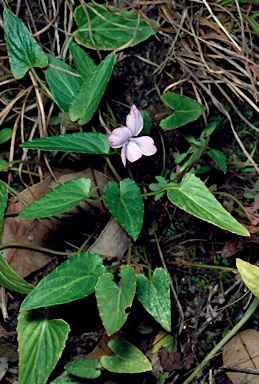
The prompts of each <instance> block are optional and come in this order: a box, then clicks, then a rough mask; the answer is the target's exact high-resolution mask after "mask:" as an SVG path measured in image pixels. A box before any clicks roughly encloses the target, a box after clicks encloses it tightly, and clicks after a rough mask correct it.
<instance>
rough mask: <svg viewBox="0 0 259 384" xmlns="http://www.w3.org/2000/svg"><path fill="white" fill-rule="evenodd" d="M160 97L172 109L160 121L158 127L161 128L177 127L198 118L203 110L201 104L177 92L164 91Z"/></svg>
mask: <svg viewBox="0 0 259 384" xmlns="http://www.w3.org/2000/svg"><path fill="white" fill-rule="evenodd" d="M161 99H162V101H163V102H164V103H165V104H166V105H168V107H170V108H171V109H173V110H174V113H173V114H172V115H170V116H168V117H167V118H166V119H163V120H162V121H161V122H160V127H161V128H163V129H175V128H179V127H181V126H182V125H186V124H188V123H190V122H191V121H194V120H196V119H198V117H200V116H201V115H202V113H203V112H204V111H205V107H204V106H203V105H201V104H199V103H198V102H197V101H195V100H193V99H191V98H189V97H186V96H183V95H179V94H178V93H172V92H166V93H164V94H163V95H162V96H161Z"/></svg>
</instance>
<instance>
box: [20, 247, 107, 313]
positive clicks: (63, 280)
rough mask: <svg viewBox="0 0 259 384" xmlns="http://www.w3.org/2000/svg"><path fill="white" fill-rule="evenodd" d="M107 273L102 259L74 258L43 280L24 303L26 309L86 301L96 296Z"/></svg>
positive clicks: (85, 254) (93, 255)
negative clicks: (97, 287) (97, 283)
mask: <svg viewBox="0 0 259 384" xmlns="http://www.w3.org/2000/svg"><path fill="white" fill-rule="evenodd" d="M105 272H106V269H105V267H104V266H103V261H102V258H101V257H100V256H99V255H97V254H96V253H93V252H83V253H80V254H79V255H76V256H73V257H71V258H70V259H68V260H67V261H65V262H64V263H63V264H61V265H60V266H58V267H57V268H56V269H54V270H53V271H52V272H51V273H50V274H49V275H47V276H46V277H45V278H44V279H42V280H41V281H40V282H39V284H38V285H37V286H36V287H35V288H34V290H33V291H32V292H31V293H30V295H28V296H27V297H26V299H25V300H24V301H23V303H22V306H21V308H22V309H26V310H28V309H35V308H40V307H50V306H53V305H56V304H65V303H69V302H71V301H73V300H78V299H82V298H84V297H86V296H88V295H91V294H92V293H93V292H94V286H95V284H96V282H97V280H98V277H99V276H101V275H102V274H103V273H105Z"/></svg>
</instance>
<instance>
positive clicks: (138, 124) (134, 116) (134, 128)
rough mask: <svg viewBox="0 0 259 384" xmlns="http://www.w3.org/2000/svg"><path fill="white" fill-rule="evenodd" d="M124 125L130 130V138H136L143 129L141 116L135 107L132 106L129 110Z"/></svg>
mask: <svg viewBox="0 0 259 384" xmlns="http://www.w3.org/2000/svg"><path fill="white" fill-rule="evenodd" d="M126 125H127V127H128V128H129V129H130V130H131V132H132V136H137V135H138V134H139V132H140V131H142V128H143V119H142V116H141V114H140V112H139V110H138V108H137V107H136V105H134V104H133V105H132V107H131V108H130V113H129V114H128V115H127V117H126Z"/></svg>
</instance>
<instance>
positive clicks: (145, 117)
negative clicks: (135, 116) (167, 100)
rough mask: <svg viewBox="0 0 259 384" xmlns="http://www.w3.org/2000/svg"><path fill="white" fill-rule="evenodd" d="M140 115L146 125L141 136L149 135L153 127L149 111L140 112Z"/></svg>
mask: <svg viewBox="0 0 259 384" xmlns="http://www.w3.org/2000/svg"><path fill="white" fill-rule="evenodd" d="M140 114H141V116H142V118H143V123H144V124H143V129H142V131H141V132H140V134H139V136H146V135H149V133H150V130H151V127H152V119H151V117H150V115H149V113H148V111H146V110H143V111H140Z"/></svg>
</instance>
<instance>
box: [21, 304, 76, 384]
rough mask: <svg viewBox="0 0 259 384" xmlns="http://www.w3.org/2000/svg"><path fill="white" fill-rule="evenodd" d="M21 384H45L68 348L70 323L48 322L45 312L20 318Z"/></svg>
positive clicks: (27, 314) (30, 313) (27, 313)
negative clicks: (66, 346)
mask: <svg viewBox="0 0 259 384" xmlns="http://www.w3.org/2000/svg"><path fill="white" fill-rule="evenodd" d="M17 330H18V352H19V384H45V383H46V382H47V379H48V377H49V375H50V373H51V372H52V370H53V369H54V368H55V366H56V364H57V362H58V360H59V358H60V356H61V353H62V351H63V349H64V347H65V343H66V340H67V336H68V333H69V331H70V329H69V326H68V324H67V323H66V322H65V321H63V320H48V319H47V318H46V315H45V313H43V312H42V311H21V312H20V314H19V317H18V328H17Z"/></svg>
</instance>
